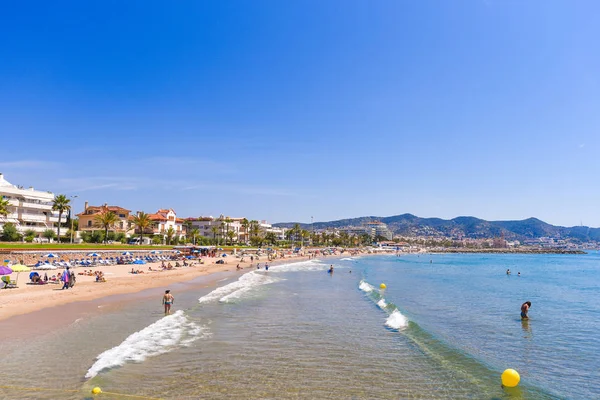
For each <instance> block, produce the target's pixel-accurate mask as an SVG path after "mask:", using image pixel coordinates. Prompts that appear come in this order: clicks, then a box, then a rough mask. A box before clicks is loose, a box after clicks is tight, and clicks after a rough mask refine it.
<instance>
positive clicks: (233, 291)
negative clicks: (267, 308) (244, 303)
mask: <svg viewBox="0 0 600 400" xmlns="http://www.w3.org/2000/svg"><path fill="white" fill-rule="evenodd" d="M278 280H279V279H277V278H274V277H272V276H270V275H269V274H268V273H263V272H259V271H251V272H248V273H247V274H244V275H242V276H240V278H239V279H238V280H237V281H235V282H231V283H230V284H228V285H225V286H221V287H220V288H217V289H215V290H213V291H212V292H210V293H209V294H207V295H206V296H202V297H201V298H200V299H198V302H199V303H200V304H204V303H210V302H212V301H217V300H219V301H221V302H224V303H226V302H227V301H230V300H233V299H237V298H239V297H240V296H242V295H243V294H244V293H246V292H248V291H250V290H252V289H253V288H255V287H258V286H262V285H268V284H270V283H273V282H277V281H278Z"/></svg>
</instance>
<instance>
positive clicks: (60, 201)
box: [52, 194, 71, 242]
mask: <svg viewBox="0 0 600 400" xmlns="http://www.w3.org/2000/svg"><path fill="white" fill-rule="evenodd" d="M70 203H71V199H69V198H67V196H65V195H64V194H59V195H57V196H56V197H55V198H54V201H53V203H52V210H53V211H58V235H57V236H58V241H59V242H60V225H61V223H62V216H63V214H64V213H65V212H68V211H69V210H71V204H70Z"/></svg>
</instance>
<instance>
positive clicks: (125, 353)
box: [85, 310, 210, 379]
mask: <svg viewBox="0 0 600 400" xmlns="http://www.w3.org/2000/svg"><path fill="white" fill-rule="evenodd" d="M209 334H210V333H209V331H208V328H207V327H205V326H200V325H197V324H196V323H194V322H192V321H190V319H189V318H188V316H187V315H186V314H185V313H184V312H183V311H182V310H178V311H176V312H175V313H173V314H172V315H167V316H166V317H163V318H161V319H159V320H158V321H156V322H155V323H153V324H151V325H148V326H147V327H145V328H144V329H142V330H140V331H138V332H135V333H133V334H131V335H129V336H128V337H127V339H125V340H124V341H123V343H121V344H120V345H118V346H115V347H113V348H112V349H109V350H106V351H105V352H103V353H101V354H100V355H99V356H98V357H96V362H95V363H94V364H93V365H92V366H91V368H90V369H89V370H88V372H87V373H86V374H85V377H86V378H87V379H90V378H93V377H95V376H96V375H98V374H99V373H100V372H102V371H105V370H108V369H111V368H115V367H120V366H123V365H125V364H126V363H128V362H142V361H144V360H145V359H146V358H148V357H152V356H157V355H159V354H164V353H167V352H169V351H171V350H172V349H174V348H176V347H178V346H189V345H190V344H191V343H193V342H194V341H196V340H197V339H199V338H200V337H203V336H206V335H209Z"/></svg>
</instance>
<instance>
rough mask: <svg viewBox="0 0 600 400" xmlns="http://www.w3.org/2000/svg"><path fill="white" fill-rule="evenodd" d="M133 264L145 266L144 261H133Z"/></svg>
mask: <svg viewBox="0 0 600 400" xmlns="http://www.w3.org/2000/svg"><path fill="white" fill-rule="evenodd" d="M133 263H134V264H146V261H144V260H135V261H134V262H133Z"/></svg>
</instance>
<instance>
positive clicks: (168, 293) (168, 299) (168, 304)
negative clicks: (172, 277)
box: [162, 290, 175, 315]
mask: <svg viewBox="0 0 600 400" xmlns="http://www.w3.org/2000/svg"><path fill="white" fill-rule="evenodd" d="M174 300H175V297H173V295H172V294H171V291H170V290H165V295H164V296H163V299H162V302H163V304H164V305H165V315H169V314H171V304H173V301H174Z"/></svg>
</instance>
